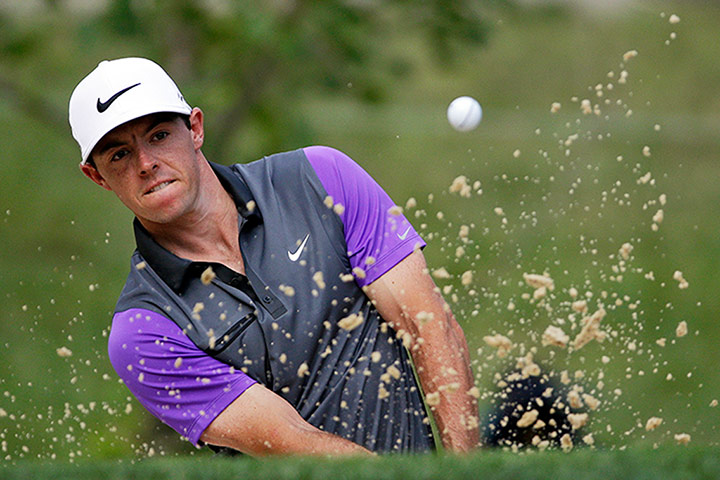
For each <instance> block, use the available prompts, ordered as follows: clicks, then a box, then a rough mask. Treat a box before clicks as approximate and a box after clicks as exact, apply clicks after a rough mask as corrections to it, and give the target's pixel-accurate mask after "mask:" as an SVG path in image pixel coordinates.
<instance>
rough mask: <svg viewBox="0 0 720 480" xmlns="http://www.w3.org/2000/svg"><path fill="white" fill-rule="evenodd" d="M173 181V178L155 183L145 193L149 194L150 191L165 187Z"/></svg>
mask: <svg viewBox="0 0 720 480" xmlns="http://www.w3.org/2000/svg"><path fill="white" fill-rule="evenodd" d="M174 181H175V180H167V181H165V182H162V183H158V184H157V185H155V186H154V187H153V188H151V189H150V190H148V191H147V192H145V195H149V194H151V193H155V192H157V191H159V190H162V189H163V188H165V187H167V186H168V185H170V184H171V183H173V182H174Z"/></svg>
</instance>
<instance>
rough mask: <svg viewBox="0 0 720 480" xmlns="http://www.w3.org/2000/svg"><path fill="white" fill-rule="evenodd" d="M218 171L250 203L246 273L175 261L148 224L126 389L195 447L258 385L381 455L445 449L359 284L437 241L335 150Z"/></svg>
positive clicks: (240, 202)
mask: <svg viewBox="0 0 720 480" xmlns="http://www.w3.org/2000/svg"><path fill="white" fill-rule="evenodd" d="M211 166H212V168H213V170H214V172H215V174H216V175H217V177H218V179H219V180H220V182H221V183H222V185H223V187H224V188H225V189H226V191H227V192H228V193H229V194H230V195H231V197H232V199H233V200H234V202H235V204H236V206H237V209H238V212H239V215H238V221H239V231H240V234H239V245H240V250H241V253H242V256H243V261H244V264H245V270H246V271H245V274H244V275H243V274H240V273H238V272H235V271H233V270H231V269H229V268H228V267H225V266H224V265H221V264H217V263H207V262H193V261H189V260H186V259H183V258H180V257H177V256H175V255H174V254H173V253H171V252H169V251H167V250H166V249H164V248H163V247H161V246H160V245H159V244H158V243H156V242H155V241H154V240H153V239H152V237H151V236H150V235H149V234H148V232H147V231H146V230H145V229H144V228H143V227H142V225H141V224H140V222H139V221H138V220H137V219H136V220H135V222H134V230H135V238H136V243H137V249H136V250H135V252H134V253H133V255H132V258H131V268H130V273H129V274H128V277H127V281H126V284H125V287H124V288H123V291H122V293H121V294H120V298H119V300H118V303H117V306H116V309H115V314H114V317H113V322H112V328H111V332H110V335H109V343H108V349H109V356H110V360H111V362H112V365H113V367H114V368H115V370H116V371H117V373H118V374H119V376H120V377H121V378H122V380H123V382H124V383H125V385H126V386H127V387H128V388H129V389H130V391H131V392H132V393H133V395H134V396H135V397H136V398H137V399H138V401H139V402H140V403H141V404H142V405H143V406H144V407H145V408H146V409H147V410H148V411H149V412H150V413H152V414H153V415H154V416H156V417H157V418H158V419H160V420H161V421H163V422H164V423H166V424H167V425H169V426H170V427H172V428H173V429H175V430H176V431H177V432H178V433H180V434H181V435H182V436H184V437H186V438H187V439H188V440H189V441H190V442H192V443H194V444H200V443H201V442H200V437H201V435H202V433H203V431H204V430H205V429H206V428H207V426H208V425H209V424H210V423H211V422H212V421H213V420H214V419H215V418H216V417H217V416H218V414H220V413H221V412H222V411H223V410H224V409H225V408H226V407H227V406H228V405H230V404H231V403H232V402H233V401H234V400H235V399H236V398H238V396H240V395H242V394H243V392H245V391H246V390H247V388H249V387H250V386H251V385H253V384H255V383H256V382H259V383H261V384H263V385H264V386H265V387H267V388H268V389H270V390H272V391H273V392H275V393H276V394H278V395H280V396H281V397H283V398H284V399H285V400H287V401H288V402H289V403H290V404H291V405H292V406H293V407H294V408H295V409H296V410H297V411H298V412H299V413H300V415H301V416H302V417H303V418H304V419H305V420H306V421H308V422H309V423H310V424H312V425H314V426H316V427H318V428H320V429H322V430H325V431H327V432H330V433H334V434H336V435H339V436H341V437H344V438H346V439H348V440H351V441H353V442H355V443H357V444H359V445H363V446H365V447H366V448H368V449H370V450H373V451H377V452H411V451H412V452H415V451H425V450H429V449H432V448H434V441H433V438H432V431H431V428H430V426H429V421H428V417H427V412H426V410H425V406H424V402H423V397H422V392H421V390H420V387H419V385H418V383H417V379H416V377H415V375H414V372H413V369H412V364H411V360H410V357H409V355H408V352H407V350H406V348H405V346H404V345H403V343H402V339H400V338H398V336H397V334H396V332H395V331H394V330H393V329H392V328H391V327H389V326H388V324H387V323H385V322H384V320H383V319H382V318H381V317H380V316H379V314H378V313H377V311H376V310H375V308H374V307H373V305H372V303H371V302H370V301H369V299H368V298H367V296H366V295H365V294H364V293H363V290H362V288H363V287H365V286H367V285H369V284H371V283H372V282H373V281H375V280H376V279H378V278H379V277H380V276H382V275H383V274H384V273H386V272H387V271H389V270H390V269H391V268H392V267H394V266H395V265H396V264H397V263H398V262H400V261H401V260H402V259H403V258H405V257H406V256H408V255H409V254H410V253H412V252H413V251H414V250H415V249H418V248H422V247H423V246H424V245H425V243H424V242H423V241H422V239H421V238H420V236H419V235H418V234H417V232H416V231H415V230H414V228H413V227H412V225H411V224H410V222H408V220H407V219H406V218H405V216H403V215H402V214H401V213H400V212H399V211H398V209H397V207H395V206H394V203H393V202H392V200H391V199H390V197H389V196H388V195H387V194H386V193H385V192H384V191H383V190H382V188H381V187H380V186H379V185H378V184H377V183H376V182H375V181H374V180H373V179H372V178H371V177H370V175H368V174H367V173H366V172H365V171H364V170H363V169H362V168H361V167H360V166H359V165H358V164H357V163H355V162H354V161H353V160H352V159H350V158H349V157H348V156H347V155H345V154H343V153H341V152H339V151H338V150H335V149H332V148H329V147H320V146H315V147H307V148H304V149H299V150H295V151H292V152H285V153H280V154H276V155H271V156H268V157H265V158H263V159H261V160H257V161H255V162H251V163H248V164H236V165H233V166H232V167H227V166H223V165H217V164H213V163H211Z"/></svg>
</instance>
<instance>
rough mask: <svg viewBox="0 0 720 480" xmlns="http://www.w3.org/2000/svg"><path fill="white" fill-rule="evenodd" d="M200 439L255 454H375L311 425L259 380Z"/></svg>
mask: <svg viewBox="0 0 720 480" xmlns="http://www.w3.org/2000/svg"><path fill="white" fill-rule="evenodd" d="M200 440H202V441H203V442H205V443H209V444H212V445H218V446H221V447H230V448H234V449H235V450H238V451H241V452H243V453H247V454H249V455H254V456H260V455H371V454H372V453H371V452H370V451H369V450H366V449H365V448H363V447H361V446H360V445H357V444H355V443H353V442H351V441H349V440H345V439H344V438H341V437H338V436H336V435H333V434H330V433H327V432H323V431H322V430H319V429H317V428H315V427H314V426H312V425H310V424H309V423H307V422H306V421H305V420H304V419H303V418H302V417H301V416H300V414H298V412H297V411H296V410H295V409H294V408H293V407H292V406H291V405H290V404H289V403H288V402H286V401H285V399H283V398H282V397H280V396H279V395H277V394H275V393H273V392H272V391H270V390H268V389H267V388H265V387H264V386H262V385H260V384H255V385H253V386H251V387H250V388H248V389H247V390H246V391H245V392H244V393H243V394H242V395H240V396H239V397H238V398H236V399H235V401H234V402H233V403H231V404H230V405H229V406H228V407H227V408H226V409H225V410H224V411H223V412H222V413H220V415H218V416H217V417H216V418H215V420H213V422H212V423H211V424H210V425H209V426H208V427H207V428H206V429H205V432H204V433H203V434H202V436H201V437H200Z"/></svg>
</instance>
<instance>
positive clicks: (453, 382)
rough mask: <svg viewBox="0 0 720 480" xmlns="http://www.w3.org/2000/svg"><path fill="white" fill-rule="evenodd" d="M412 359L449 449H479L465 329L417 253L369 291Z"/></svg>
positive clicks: (474, 398) (421, 257)
mask: <svg viewBox="0 0 720 480" xmlns="http://www.w3.org/2000/svg"><path fill="white" fill-rule="evenodd" d="M365 292H366V294H367V295H368V296H369V297H370V299H371V300H372V301H373V303H374V304H375V307H376V308H377V310H378V312H379V313H380V315H381V316H382V318H383V319H385V321H387V322H388V323H389V324H390V325H391V326H392V327H393V328H394V329H395V331H396V332H398V334H400V335H409V336H410V337H409V339H410V343H411V346H410V353H411V355H412V358H413V362H414V363H415V366H416V369H417V373H418V376H419V378H420V383H421V385H422V388H423V390H424V392H425V396H426V402H427V403H428V405H430V407H431V409H432V411H433V416H434V418H435V421H436V423H437V425H438V429H439V430H440V436H441V439H442V443H443V446H444V447H445V448H447V449H449V450H452V451H456V452H465V451H468V450H470V449H472V448H474V447H476V446H477V445H478V441H479V429H478V410H477V399H476V395H473V394H474V393H475V392H476V390H475V389H474V388H473V387H474V386H475V385H474V382H473V375H472V371H471V369H470V356H469V353H468V347H467V342H466V340H465V335H464V334H463V331H462V329H461V328H460V325H458V323H457V322H456V321H455V317H454V316H453V314H452V312H451V311H450V308H449V306H448V305H447V303H445V300H444V299H443V298H442V295H441V294H440V292H439V290H438V289H437V287H436V286H435V282H433V280H432V278H431V277H430V275H429V273H428V270H427V265H426V263H425V257H424V256H423V254H422V253H421V252H420V251H415V252H413V253H412V254H410V255H409V256H408V257H406V258H405V259H404V260H402V261H401V262H400V263H398V264H397V265H396V266H395V267H393V268H392V269H391V270H389V271H388V272H387V273H385V274H384V275H383V276H382V277H380V278H378V279H377V280H376V281H374V282H373V283H372V284H370V285H369V286H368V287H367V288H366V289H365Z"/></svg>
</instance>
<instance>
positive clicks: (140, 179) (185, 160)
mask: <svg viewBox="0 0 720 480" xmlns="http://www.w3.org/2000/svg"><path fill="white" fill-rule="evenodd" d="M190 123H191V128H190V129H188V128H187V126H186V124H185V122H184V121H183V119H182V118H181V117H179V116H177V115H174V114H167V113H160V114H152V115H146V116H144V117H140V118H138V119H136V120H133V121H131V122H128V123H125V124H123V125H120V126H119V127H117V128H115V129H113V130H112V131H110V132H109V133H108V134H107V135H105V136H104V137H103V138H102V139H101V140H100V141H99V142H98V144H97V145H96V146H95V148H94V149H93V151H92V154H91V155H92V159H93V161H94V163H95V167H93V166H92V165H83V166H82V167H81V168H82V170H83V173H85V175H87V176H88V177H90V179H92V180H93V181H94V182H95V183H97V184H98V185H100V186H101V187H103V188H105V189H107V190H110V191H112V192H114V193H115V194H116V195H117V196H118V198H119V199H120V201H122V203H123V204H124V205H125V206H126V207H128V208H129V209H130V210H131V211H132V212H133V213H134V214H135V215H136V216H137V217H138V218H139V219H140V220H141V221H143V222H144V223H145V222H152V223H159V224H167V223H170V222H172V221H174V220H177V219H178V218H180V217H182V216H183V215H184V214H186V213H188V212H190V211H192V209H193V208H194V207H195V203H196V201H197V199H198V191H199V175H200V162H201V161H204V158H203V157H202V154H201V153H200V147H201V146H202V142H203V126H202V112H201V111H200V110H199V109H194V110H193V112H192V113H191V115H190Z"/></svg>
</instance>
